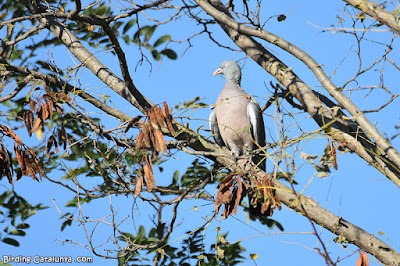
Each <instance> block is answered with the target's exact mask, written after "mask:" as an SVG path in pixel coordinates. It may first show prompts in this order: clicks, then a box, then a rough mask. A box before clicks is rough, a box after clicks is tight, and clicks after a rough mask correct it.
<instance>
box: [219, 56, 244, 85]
mask: <svg viewBox="0 0 400 266" xmlns="http://www.w3.org/2000/svg"><path fill="white" fill-rule="evenodd" d="M218 74H222V75H224V76H225V79H226V80H232V81H235V82H236V83H237V84H240V80H241V79H242V72H241V70H240V66H239V65H238V64H237V63H236V62H235V61H233V60H225V61H223V62H222V63H221V65H219V68H218V69H217V70H215V72H214V76H215V75H218Z"/></svg>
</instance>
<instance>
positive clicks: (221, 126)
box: [209, 60, 265, 214]
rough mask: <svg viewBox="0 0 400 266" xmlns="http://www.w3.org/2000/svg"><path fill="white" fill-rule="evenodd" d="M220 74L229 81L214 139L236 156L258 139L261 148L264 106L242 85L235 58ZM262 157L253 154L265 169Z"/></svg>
mask: <svg viewBox="0 0 400 266" xmlns="http://www.w3.org/2000/svg"><path fill="white" fill-rule="evenodd" d="M218 74H223V75H224V76H225V80H226V82H225V86H224V88H223V89H222V91H221V93H220V94H219V96H218V98H217V102H216V103H215V105H214V109H213V111H212V112H211V114H210V118H209V120H210V122H209V123H210V128H211V132H212V134H213V137H214V140H215V142H217V144H218V145H220V146H225V147H227V148H228V149H229V150H230V151H231V152H232V154H233V155H236V156H239V155H250V153H251V152H252V151H253V150H256V149H258V146H257V145H256V144H255V142H256V143H258V145H259V146H261V147H264V146H265V128H264V119H263V116H262V111H261V108H260V106H259V105H258V103H257V102H256V100H254V99H253V98H252V97H251V96H250V95H248V94H247V93H246V92H245V91H244V90H243V89H242V88H241V87H240V81H241V76H242V73H241V70H240V67H239V65H238V64H237V63H236V62H235V61H232V60H226V61H223V62H222V63H221V65H220V66H219V68H218V69H217V70H216V71H215V72H214V76H215V75H218ZM262 158H263V156H261V155H253V156H252V157H251V159H252V161H253V163H254V164H255V165H258V167H259V168H260V169H262V170H263V171H265V159H264V160H262ZM255 205H258V204H255ZM255 205H253V204H251V203H250V214H252V212H253V214H256V213H255V212H258V211H256V209H258V208H256V207H255Z"/></svg>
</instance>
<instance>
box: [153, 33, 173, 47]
mask: <svg viewBox="0 0 400 266" xmlns="http://www.w3.org/2000/svg"><path fill="white" fill-rule="evenodd" d="M170 40H171V36H170V35H164V36H162V37H160V38H159V39H158V40H157V41H156V42H155V43H154V47H157V46H160V45H161V44H163V43H165V42H168V41H170Z"/></svg>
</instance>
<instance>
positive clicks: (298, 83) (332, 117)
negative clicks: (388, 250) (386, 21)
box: [196, 0, 400, 187]
mask: <svg viewBox="0 0 400 266" xmlns="http://www.w3.org/2000/svg"><path fill="white" fill-rule="evenodd" d="M196 2H197V3H198V4H199V5H200V6H201V8H203V9H204V11H206V12H207V13H208V14H209V15H211V16H212V17H214V18H215V19H216V20H217V21H218V22H219V25H220V26H221V27H222V29H223V30H224V31H225V32H226V33H227V34H228V36H229V37H230V38H231V39H232V40H233V41H234V42H235V43H236V45H238V46H239V47H240V48H241V49H242V50H243V51H244V52H245V53H246V54H247V55H249V56H250V57H251V58H252V59H253V60H255V61H256V62H257V63H258V64H259V65H260V66H262V67H263V68H264V69H265V70H266V71H267V72H269V73H270V74H271V75H273V76H274V77H275V78H276V79H277V80H278V81H279V82H281V83H282V84H283V85H284V86H285V87H286V88H288V89H289V90H290V92H291V93H292V94H293V95H294V96H295V97H296V98H297V100H298V101H300V103H301V104H302V105H303V106H304V107H305V110H306V111H307V112H308V113H310V114H311V116H312V117H313V118H314V120H315V121H316V122H317V123H318V124H319V125H320V126H321V127H322V128H325V130H326V129H327V127H326V125H327V124H329V130H328V133H329V134H330V135H331V136H332V137H333V138H334V139H336V140H340V141H344V142H345V143H346V145H347V146H348V147H349V149H351V150H352V151H354V152H356V153H357V154H358V155H359V156H360V157H362V158H363V159H364V160H366V161H367V162H368V163H370V164H371V165H373V166H374V167H376V168H377V169H378V170H379V171H380V172H382V173H383V174H384V175H386V176H387V177H388V178H389V179H390V180H392V181H393V182H394V183H395V184H396V185H397V186H398V187H400V179H399V175H400V173H399V170H398V169H400V168H399V167H397V166H396V164H397V163H393V162H391V161H390V160H389V162H387V161H388V160H387V159H386V158H384V156H383V155H381V154H378V152H377V147H376V146H375V145H374V144H373V143H372V141H370V140H369V137H368V136H369V135H372V136H373V139H374V141H375V143H376V144H377V145H378V146H379V147H381V150H382V151H384V152H386V153H387V154H388V155H389V153H390V154H391V155H392V156H391V157H390V158H391V159H392V157H393V158H394V159H398V161H399V162H400V157H399V156H398V153H397V152H396V151H395V150H394V148H393V147H392V146H391V145H390V144H389V142H388V141H387V140H386V139H385V138H383V137H382V135H381V134H380V133H379V132H378V130H377V129H376V128H375V127H374V126H373V125H372V124H371V123H370V122H369V121H368V120H367V119H366V118H365V116H364V114H362V112H361V111H360V110H359V109H358V108H357V107H355V105H354V104H353V103H352V102H351V101H350V100H349V99H348V98H347V97H345V96H344V95H343V94H342V93H341V92H340V90H338V89H337V88H336V87H335V86H334V85H333V84H332V82H331V81H330V80H329V78H328V77H327V76H326V74H325V73H324V72H323V70H322V69H321V68H320V66H319V65H318V64H317V63H316V62H315V61H314V60H313V59H312V58H311V57H309V56H308V55H307V54H306V53H305V52H304V51H302V50H300V49H299V48H297V47H295V46H294V45H292V44H290V43H288V42H286V41H285V40H283V39H281V38H279V37H277V36H275V35H273V34H271V33H269V32H266V31H264V30H262V29H255V28H251V27H249V26H246V25H243V24H240V23H237V22H236V21H235V20H234V19H233V18H232V17H231V16H230V15H229V12H228V10H227V9H226V8H225V7H224V5H222V3H221V2H220V1H219V0H213V1H212V4H213V5H211V4H210V3H208V2H207V1H206V0H196ZM241 33H243V34H241ZM248 35H252V36H256V37H259V38H262V39H264V40H266V41H268V42H271V43H273V44H276V45H278V46H279V47H281V48H282V49H285V50H286V51H288V52H290V53H291V54H293V55H295V56H296V57H298V58H299V59H300V60H302V61H303V62H304V63H306V65H307V66H308V67H309V68H310V69H311V70H313V71H314V73H315V75H316V76H317V77H318V78H319V80H320V82H321V84H322V85H323V86H324V87H325V88H327V89H329V92H330V93H331V95H332V96H334V98H335V99H336V100H337V101H338V102H339V104H340V105H343V106H344V107H345V108H346V109H347V110H348V111H349V112H350V113H352V112H353V113H356V115H354V114H353V113H352V115H353V116H354V117H353V118H354V119H356V121H357V122H358V123H359V124H363V126H362V128H363V129H364V130H361V129H360V128H359V126H358V124H357V123H354V122H352V121H349V120H348V119H346V118H345V117H341V116H338V115H337V113H336V114H335V112H334V110H333V109H328V108H325V107H324V106H323V105H322V104H321V101H320V100H319V99H318V97H317V96H316V95H315V94H314V93H313V91H312V90H311V89H310V88H309V87H308V86H307V85H306V84H305V83H304V82H303V81H302V80H301V79H300V78H299V77H298V76H297V75H296V74H295V73H294V72H293V71H292V69H291V68H289V67H287V66H286V65H285V64H284V63H282V62H281V61H280V60H279V59H278V58H276V57H275V56H274V55H273V54H271V53H270V52H268V51H267V50H266V49H265V48H264V47H263V46H262V45H261V44H259V43H258V42H256V41H255V40H254V39H252V38H251V37H249V36H248ZM338 95H339V96H340V97H337V96H338ZM349 105H351V106H350V107H349ZM353 107H355V108H353ZM343 118H344V119H343ZM360 126H361V125H360ZM365 129H366V130H365ZM364 132H368V136H367V135H366V134H365V133H364ZM375 133H377V134H375ZM378 142H379V143H378ZM382 147H384V148H382ZM389 147H390V148H389ZM392 148H393V149H392ZM399 165H400V164H399Z"/></svg>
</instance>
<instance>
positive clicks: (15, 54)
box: [11, 49, 23, 60]
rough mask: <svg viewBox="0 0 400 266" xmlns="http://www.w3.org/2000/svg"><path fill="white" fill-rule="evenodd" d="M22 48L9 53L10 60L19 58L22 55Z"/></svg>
mask: <svg viewBox="0 0 400 266" xmlns="http://www.w3.org/2000/svg"><path fill="white" fill-rule="evenodd" d="M22 53H23V51H22V50H18V49H14V50H13V51H12V53H11V60H15V59H20V58H21V57H22Z"/></svg>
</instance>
